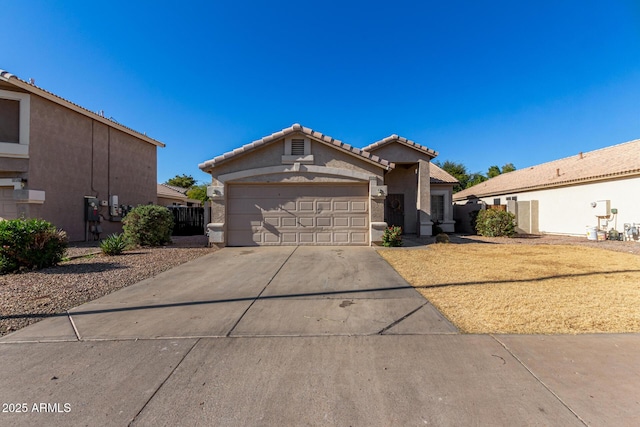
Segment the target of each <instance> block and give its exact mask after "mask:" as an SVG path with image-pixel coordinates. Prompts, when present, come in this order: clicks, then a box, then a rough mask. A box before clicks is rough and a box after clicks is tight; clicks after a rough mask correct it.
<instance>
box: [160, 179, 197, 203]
mask: <svg viewBox="0 0 640 427" xmlns="http://www.w3.org/2000/svg"><path fill="white" fill-rule="evenodd" d="M157 188H158V205H160V206H202V202H201V201H200V200H196V199H190V198H189V197H188V196H187V191H188V189H187V188H182V187H176V186H174V185H167V184H158V187H157Z"/></svg>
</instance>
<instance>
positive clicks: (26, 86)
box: [0, 70, 165, 147]
mask: <svg viewBox="0 0 640 427" xmlns="http://www.w3.org/2000/svg"><path fill="white" fill-rule="evenodd" d="M0 80H2V81H5V82H7V83H10V84H12V85H14V86H15V87H18V88H20V89H22V90H25V91H27V92H29V93H33V94H34V95H38V96H40V97H42V98H45V99H47V100H49V101H51V102H55V103H56V104H59V105H62V106H63V107H66V108H68V109H70V110H72V111H75V112H76V113H79V114H82V115H84V116H87V117H89V118H91V119H93V120H95V121H98V122H100V123H103V124H105V125H107V126H110V127H112V128H114V129H118V130H120V131H122V132H124V133H126V134H128V135H131V136H133V137H135V138H138V139H141V140H143V141H144V142H147V143H149V144H152V145H155V146H156V147H165V144H164V143H162V142H160V141H157V140H155V139H153V138H150V137H148V136H147V135H145V134H143V133H140V132H137V131H135V130H133V129H131V128H128V127H126V126H124V125H121V124H120V123H117V122H114V121H113V120H109V119H108V118H106V117H102V116H101V115H99V114H96V113H94V112H93V111H90V110H87V109H86V108H84V107H81V106H79V105H77V104H74V103H73V102H71V101H68V100H66V99H64V98H61V97H59V96H58V95H54V94H53V93H51V92H48V91H46V90H44V89H41V88H39V87H38V86H34V85H33V84H30V83H27V82H25V81H24V80H22V79H20V78H18V77H17V76H15V75H14V74H11V73H9V72H7V71H4V70H0Z"/></svg>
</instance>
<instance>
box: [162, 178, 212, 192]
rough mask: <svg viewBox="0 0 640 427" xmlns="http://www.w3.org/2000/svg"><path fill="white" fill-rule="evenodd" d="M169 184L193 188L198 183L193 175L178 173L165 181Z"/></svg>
mask: <svg viewBox="0 0 640 427" xmlns="http://www.w3.org/2000/svg"><path fill="white" fill-rule="evenodd" d="M165 184H167V185H173V186H174V187H180V188H191V187H193V186H194V185H196V180H195V179H194V178H193V177H192V176H191V175H185V174H182V175H176V176H174V177H173V178H171V179H169V180H168V181H167V182H165ZM205 194H206V191H205Z"/></svg>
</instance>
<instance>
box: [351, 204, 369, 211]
mask: <svg viewBox="0 0 640 427" xmlns="http://www.w3.org/2000/svg"><path fill="white" fill-rule="evenodd" d="M366 211H367V204H366V203H365V202H351V212H366Z"/></svg>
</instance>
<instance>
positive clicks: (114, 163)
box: [28, 96, 157, 241]
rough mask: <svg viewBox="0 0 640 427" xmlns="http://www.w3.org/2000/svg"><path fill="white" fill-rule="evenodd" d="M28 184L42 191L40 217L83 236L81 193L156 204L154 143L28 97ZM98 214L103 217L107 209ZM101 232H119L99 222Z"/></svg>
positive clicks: (79, 237)
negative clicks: (29, 104)
mask: <svg viewBox="0 0 640 427" xmlns="http://www.w3.org/2000/svg"><path fill="white" fill-rule="evenodd" d="M29 157H30V159H29V172H28V186H29V188H30V189H34V190H44V191H45V197H46V200H45V203H44V204H43V205H42V209H41V212H40V214H41V216H42V217H43V218H44V219H46V220H48V221H50V222H52V223H54V224H55V225H56V226H57V227H60V228H62V229H64V230H65V231H66V232H67V233H68V235H69V239H70V240H71V241H80V240H84V239H85V221H84V196H89V195H92V196H95V197H98V198H99V199H100V200H107V199H108V196H109V195H117V196H118V198H119V204H124V205H133V206H136V205H139V204H147V203H149V202H153V203H155V202H156V184H157V183H156V177H157V157H156V147H155V146H153V145H151V144H149V143H147V142H144V141H141V140H138V139H137V138H134V137H132V136H130V135H128V134H125V133H123V132H120V131H118V130H115V129H113V128H109V127H108V126H106V125H104V124H101V123H98V122H94V121H93V120H92V119H90V118H88V117H86V116H83V115H81V114H79V113H76V112H73V111H70V110H68V109H66V108H64V107H62V106H59V105H57V104H55V103H53V102H50V101H48V100H45V99H43V98H40V97H38V96H32V97H31V134H30V146H29ZM100 209H101V210H100V213H101V214H103V215H104V216H105V217H106V218H108V208H107V207H101V208H100ZM102 228H103V234H108V233H113V232H117V231H121V229H122V227H121V224H120V223H118V222H109V221H103V222H102Z"/></svg>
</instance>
